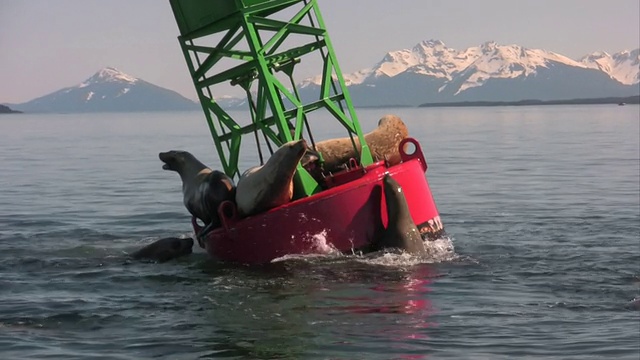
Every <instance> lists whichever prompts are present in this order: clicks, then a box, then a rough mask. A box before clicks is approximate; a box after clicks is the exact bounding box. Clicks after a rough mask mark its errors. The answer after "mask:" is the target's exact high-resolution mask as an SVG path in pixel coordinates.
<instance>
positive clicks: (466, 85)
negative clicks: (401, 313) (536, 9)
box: [301, 40, 640, 106]
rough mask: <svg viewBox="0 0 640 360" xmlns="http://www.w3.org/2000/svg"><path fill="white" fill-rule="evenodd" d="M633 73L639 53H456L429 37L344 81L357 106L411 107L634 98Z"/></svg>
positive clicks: (307, 86)
mask: <svg viewBox="0 0 640 360" xmlns="http://www.w3.org/2000/svg"><path fill="white" fill-rule="evenodd" d="M639 72H640V68H639V66H638V50H634V51H624V52H621V53H618V54H615V55H612V56H609V55H603V54H597V55H596V54H592V55H591V56H587V57H585V58H582V59H580V60H579V61H576V60H572V59H570V58H568V57H566V56H563V55H560V54H557V53H554V52H551V51H546V50H541V49H527V48H524V47H521V46H518V45H499V44H497V43H495V42H486V43H484V44H482V45H480V46H476V47H470V48H468V49H464V50H456V49H452V48H449V47H447V46H446V45H445V44H444V43H443V42H442V41H438V40H429V41H423V42H421V43H419V44H417V45H416V46H414V47H413V48H412V49H405V50H399V51H393V52H389V53H387V54H386V55H385V56H384V58H383V59H382V60H381V61H380V62H378V63H377V64H375V65H374V66H373V67H371V68H368V69H363V70H360V71H357V72H355V73H352V74H347V75H345V81H346V83H347V85H348V86H349V87H350V93H351V95H352V98H353V99H354V102H355V104H356V105H360V106H384V105H418V104H420V103H425V102H451V101H518V100H524V99H538V100H558V99H572V98H596V97H610V96H630V95H637V94H638V93H639V92H640V88H639V86H638V83H639V80H638V73H639ZM319 84H320V77H315V78H311V79H307V80H305V81H303V82H302V83H301V88H302V89H303V90H304V91H305V92H307V93H309V92H314V91H317V87H318V86H319Z"/></svg>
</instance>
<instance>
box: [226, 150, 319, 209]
mask: <svg viewBox="0 0 640 360" xmlns="http://www.w3.org/2000/svg"><path fill="white" fill-rule="evenodd" d="M306 152H307V142H306V141H305V140H297V141H290V142H288V143H286V144H284V145H282V146H281V147H280V148H279V149H278V150H276V151H275V152H274V153H273V155H271V157H270V158H269V160H267V162H266V163H265V164H264V165H262V166H256V167H253V168H251V169H249V170H247V171H245V172H244V174H242V176H241V177H240V180H238V186H237V188H236V199H235V200H236V205H237V206H238V212H239V214H240V216H249V215H253V214H257V213H259V212H263V211H266V210H269V209H272V208H274V207H277V206H280V205H283V204H286V203H288V202H289V201H291V198H292V196H293V175H294V174H295V172H296V167H297V166H298V163H299V162H300V160H301V159H302V157H303V156H304V155H305V153H306Z"/></svg>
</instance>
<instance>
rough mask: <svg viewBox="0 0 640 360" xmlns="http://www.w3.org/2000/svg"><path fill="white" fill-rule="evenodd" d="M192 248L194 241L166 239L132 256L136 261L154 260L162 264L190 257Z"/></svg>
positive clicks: (153, 243)
mask: <svg viewBox="0 0 640 360" xmlns="http://www.w3.org/2000/svg"><path fill="white" fill-rule="evenodd" d="M192 248H193V240H192V239H188V238H187V239H180V238H164V239H160V240H157V241H154V242H152V243H151V244H149V245H147V246H145V247H143V248H142V249H140V250H138V251H136V252H134V253H132V254H131V255H130V256H131V258H132V259H134V260H153V261H157V262H160V263H162V262H165V261H169V260H172V259H176V258H178V257H180V256H184V255H189V254H191V251H192Z"/></svg>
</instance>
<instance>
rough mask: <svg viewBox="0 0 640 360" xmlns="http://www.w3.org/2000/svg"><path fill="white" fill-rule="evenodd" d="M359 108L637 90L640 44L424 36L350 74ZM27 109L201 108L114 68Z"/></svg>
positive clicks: (305, 89) (241, 102) (310, 97)
mask: <svg viewBox="0 0 640 360" xmlns="http://www.w3.org/2000/svg"><path fill="white" fill-rule="evenodd" d="M320 79H321V76H320V75H318V76H315V77H312V78H308V79H305V80H303V81H302V82H300V83H299V84H298V88H299V90H300V96H301V97H302V98H303V100H305V101H314V100H317V99H318V93H319V91H320ZM345 82H346V84H347V86H348V87H349V92H350V94H351V97H352V99H353V102H354V104H355V105H356V106H363V107H372V106H375V107H382V106H418V105H421V104H434V103H437V104H444V103H452V102H514V101H522V100H541V101H554V100H564V99H580V98H582V99H590V98H609V97H628V96H635V95H638V94H640V49H635V50H632V51H622V52H619V53H616V54H613V55H610V54H607V53H605V52H594V53H592V54H588V55H585V56H583V57H582V58H580V59H578V60H572V59H570V58H568V57H566V56H563V55H560V54H557V53H554V52H551V51H546V50H541V49H527V48H524V47H521V46H518V45H499V44H497V43H495V42H486V43H483V44H481V45H479V46H475V47H470V48H467V49H463V50H456V49H452V48H450V47H447V46H446V45H445V44H444V43H443V42H442V41H439V40H428V41H423V42H421V43H419V44H417V45H416V46H414V47H413V48H411V49H404V50H398V51H392V52H389V53H387V54H386V55H385V56H384V57H383V58H382V60H381V61H379V62H378V63H376V64H375V65H374V66H372V67H370V68H366V69H362V70H359V71H356V72H354V73H351V74H346V75H345ZM217 101H218V102H219V104H220V105H221V106H222V107H224V108H229V109H232V108H240V107H246V106H247V103H246V100H245V99H244V98H236V97H230V96H221V97H218V98H217ZM6 105H8V106H10V107H11V108H13V109H15V110H19V111H24V112H58V113H74V112H104V111H123V112H126V111H163V110H173V111H176V110H197V109H199V108H200V106H199V105H198V104H197V103H195V102H194V101H192V100H189V99H187V98H185V97H184V96H182V95H180V94H178V93H177V92H175V91H172V90H168V89H165V88H162V87H159V86H156V85H154V84H151V83H149V82H146V81H144V80H141V79H138V78H136V77H133V76H131V75H128V74H125V73H123V72H121V71H119V70H117V69H115V68H111V67H107V68H104V69H101V70H99V71H98V72H96V73H95V74H94V75H93V76H91V77H90V78H88V79H87V80H85V81H83V82H82V83H80V84H78V85H76V86H72V87H68V88H64V89H61V90H58V91H56V92H53V93H51V94H48V95H45V96H42V97H39V98H37V99H33V100H31V101H28V102H25V103H22V104H6Z"/></svg>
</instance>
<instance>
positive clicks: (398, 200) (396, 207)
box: [374, 174, 427, 255]
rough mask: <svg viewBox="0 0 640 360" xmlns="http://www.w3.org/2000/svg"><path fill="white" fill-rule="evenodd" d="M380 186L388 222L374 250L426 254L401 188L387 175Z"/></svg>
mask: <svg viewBox="0 0 640 360" xmlns="http://www.w3.org/2000/svg"><path fill="white" fill-rule="evenodd" d="M382 184H383V189H384V197H385V203H386V205H387V216H388V222H387V228H386V229H385V230H384V232H383V233H382V235H381V236H380V237H379V238H378V239H377V240H376V241H375V243H374V250H383V249H390V248H394V249H400V250H403V251H405V252H408V253H411V254H416V255H425V254H427V250H426V248H425V246H424V241H423V240H422V236H421V235H420V231H419V230H418V227H417V226H416V224H415V223H414V222H413V218H412V217H411V212H410V211H409V205H408V204H407V199H406V197H405V196H404V191H403V190H402V187H401V186H400V184H398V182H397V181H396V180H395V179H394V178H392V177H391V175H389V174H386V175H385V176H384V179H383V180H382Z"/></svg>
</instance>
